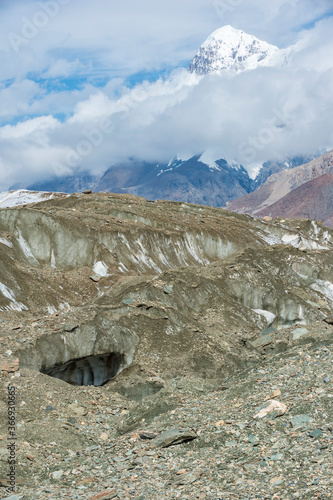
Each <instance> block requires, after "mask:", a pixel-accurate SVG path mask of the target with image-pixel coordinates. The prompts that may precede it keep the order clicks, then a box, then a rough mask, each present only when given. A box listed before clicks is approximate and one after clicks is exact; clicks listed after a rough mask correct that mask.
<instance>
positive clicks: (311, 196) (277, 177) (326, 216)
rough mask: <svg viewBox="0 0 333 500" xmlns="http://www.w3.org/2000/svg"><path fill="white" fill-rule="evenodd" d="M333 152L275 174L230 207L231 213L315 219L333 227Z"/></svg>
mask: <svg viewBox="0 0 333 500" xmlns="http://www.w3.org/2000/svg"><path fill="white" fill-rule="evenodd" d="M332 174H333V152H332V151H330V152H329V153H326V154H325V155H323V156H321V157H319V158H316V159H315V160H313V161H311V162H310V163H307V164H306V165H301V166H299V167H296V168H293V169H290V170H285V171H283V172H279V173H277V174H273V175H271V176H270V177H269V178H268V179H267V181H266V182H265V183H264V184H263V185H262V186H260V187H259V188H258V189H256V190H255V191H254V192H252V193H250V194H248V195H245V196H242V197H241V198H238V199H237V200H234V201H232V202H231V203H230V204H228V209H229V210H234V211H236V212H239V213H249V214H251V215H255V216H263V215H264V216H272V217H294V218H297V217H299V218H303V217H304V218H311V219H315V220H322V221H324V222H325V224H326V225H331V224H332V221H331V219H332V217H333V206H332Z"/></svg>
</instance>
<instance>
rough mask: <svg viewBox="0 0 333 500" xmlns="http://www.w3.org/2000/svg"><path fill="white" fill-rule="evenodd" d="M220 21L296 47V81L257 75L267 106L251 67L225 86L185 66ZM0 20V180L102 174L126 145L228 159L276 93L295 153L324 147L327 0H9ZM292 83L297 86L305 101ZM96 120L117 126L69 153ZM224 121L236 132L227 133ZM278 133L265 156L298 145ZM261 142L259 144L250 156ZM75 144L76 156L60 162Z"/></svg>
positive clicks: (135, 152)
mask: <svg viewBox="0 0 333 500" xmlns="http://www.w3.org/2000/svg"><path fill="white" fill-rule="evenodd" d="M226 24H231V25H232V26H234V27H235V28H237V29H242V30H244V31H246V32H248V33H250V34H253V35H255V36H257V37H258V38H260V39H263V40H266V41H267V42H269V43H271V44H275V45H277V46H279V47H280V48H285V47H289V46H291V45H295V46H297V51H296V53H295V57H294V64H293V71H294V74H293V76H292V77H293V83H292V82H291V81H289V82H288V73H287V72H286V71H282V72H281V73H279V74H276V73H274V71H272V72H266V73H265V74H263V75H262V85H263V87H264V88H267V97H266V99H267V102H264V105H263V109H268V114H267V116H266V114H265V113H264V112H263V109H262V108H261V107H260V109H258V107H256V106H255V102H256V95H255V90H253V91H252V94H250V93H249V91H248V90H246V89H248V87H249V85H250V86H252V87H251V88H252V89H255V76H254V75H245V76H244V75H243V76H240V77H239V78H238V79H237V82H232V84H231V83H230V82H225V81H222V80H221V79H218V78H217V77H216V78H215V79H214V78H213V79H212V78H208V79H206V80H205V81H200V82H193V81H191V80H190V79H189V78H188V76H187V75H186V74H184V71H183V72H182V69H181V68H186V67H187V65H188V63H189V61H190V60H191V59H192V58H193V56H194V55H195V53H196V51H197V49H198V48H199V46H200V44H201V43H202V42H203V41H204V40H205V39H206V38H207V37H208V36H209V34H210V33H211V32H213V31H214V30H215V29H217V28H219V27H221V26H223V25H226ZM0 25H1V30H0V33H1V35H0V189H6V188H7V187H8V186H9V185H11V184H15V183H16V182H17V181H18V179H21V180H22V182H23V183H27V184H28V183H30V182H34V181H36V180H39V179H41V178H43V177H48V176H49V175H53V174H57V175H60V174H63V173H65V174H72V173H77V172H79V171H83V170H88V171H91V172H96V173H102V172H103V170H105V169H106V168H108V166H110V164H112V163H113V162H114V161H121V160H122V159H125V158H126V156H127V155H128V156H137V157H139V158H144V159H148V160H151V161H154V160H159V161H162V160H163V161H164V160H165V161H167V159H168V157H170V156H172V155H174V154H177V153H183V154H184V155H186V154H191V153H196V152H197V151H196V150H195V148H196V147H200V148H201V149H205V148H208V149H210V150H212V151H216V154H223V153H225V156H228V155H229V156H230V157H235V156H237V154H236V153H237V150H238V149H239V148H237V141H238V142H241V141H244V138H245V139H246V138H247V137H248V136H249V134H250V133H251V131H253V130H256V131H257V133H260V131H261V129H262V128H263V127H265V126H267V123H268V121H269V120H270V119H272V116H273V117H274V106H275V104H276V102H278V105H279V106H280V109H282V108H283V109H284V108H286V109H287V108H288V109H291V114H292V115H293V119H294V120H295V123H297V119H301V118H302V119H303V122H302V126H301V128H302V133H303V135H304V142H302V141H301V140H296V146H297V148H298V152H299V153H301V152H302V151H303V149H304V150H305V149H308V148H309V147H311V148H315V147H316V146H318V147H329V146H330V145H331V142H330V141H331V136H327V132H326V133H324V128H325V126H326V121H327V123H328V121H329V116H330V113H331V105H332V102H331V92H332V91H331V90H330V89H332V88H333V87H332V86H331V87H330V85H331V83H332V81H331V78H332V66H331V62H330V61H331V54H332V34H331V33H332V31H333V30H332V2H331V0H317V1H316V2H313V0H288V1H285V0H271V1H270V2H267V0H212V1H210V0H182V1H181V2H179V0H177V1H176V0H169V1H168V2H166V1H164V0H159V1H157V0H141V1H140V2H138V1H137V0H123V1H122V2H117V1H116V0H95V1H94V2H91V0H38V1H34V0H25V1H24V2H23V1H22V0H11V1H2V2H1V3H0ZM309 73H310V74H309ZM289 78H290V72H289ZM273 81H278V82H279V85H280V87H281V89H280V90H279V92H278V91H277V90H276V85H275V87H274V89H273V88H272V82H273ZM319 82H320V84H319ZM303 83H304V89H303ZM291 87H295V88H302V89H303V90H302V92H304V96H303V97H304V101H303V105H301V104H299V103H298V102H296V101H297V99H298V97H297V91H293V90H290V88H291ZM236 89H237V90H238V95H236V94H235V90H236ZM243 89H245V90H243ZM274 92H276V95H274V98H272V100H271V101H270V98H269V95H270V94H272V93H274ZM327 94H329V95H327ZM207 95H209V96H210V98H209V99H208V100H207ZM263 95H265V92H263ZM242 99H244V107H246V108H248V112H249V113H250V112H251V113H253V116H252V121H251V120H249V122H248V123H246V124H244V119H243V118H242V116H241V114H239V115H238V110H239V108H240V106H239V104H238V105H237V102H239V100H241V102H242ZM279 99H280V100H281V103H280V104H279ZM292 99H294V101H293V102H292ZM194 100H195V101H194ZM273 101H274V102H273ZM203 102H205V103H206V104H205V106H204V109H202V104H201V103H203ZM212 103H214V105H212ZM317 107H318V108H319V109H320V110H321V117H322V122H320V123H318V120H320V117H318V116H317V112H316V109H317ZM297 113H298V115H297ZM294 115H295V116H294ZM223 116H226V117H228V120H229V122H228V125H227V124H226V123H224V122H223V121H221V120H222V118H221V117H223ZM311 116H312V117H313V118H312V121H311ZM102 118H103V119H104V118H105V119H110V120H111V121H112V123H113V132H112V133H111V132H108V134H104V133H102V135H103V139H102V142H101V145H99V146H94V148H93V150H92V151H91V152H89V154H86V155H85V156H83V157H82V155H79V156H80V158H77V161H76V162H75V161H74V159H73V158H74V156H75V152H76V150H77V145H78V144H79V143H80V138H81V140H82V137H83V136H84V134H87V133H88V132H89V127H93V128H94V127H95V128H96V127H97V128H98V126H99V123H100V120H101V119H102ZM230 121H233V122H235V124H234V127H233V128H231V130H233V133H234V135H235V134H236V131H237V130H238V131H239V134H240V137H239V138H233V137H229V136H228V134H226V135H225V136H224V135H223V131H224V130H228V129H229V128H230V127H229V125H230ZM212 124H215V128H214V129H213V128H212V126H213V125H212ZM311 127H312V128H311ZM219 130H220V132H219V133H217V131H219ZM175 131H176V132H177V133H176V134H175ZM221 131H222V132H221ZM221 134H222V136H221ZM295 136H296V131H294V132H293V134H290V137H292V138H293V142H294V143H295ZM308 136H311V137H313V138H314V139H313V141H310V143H309V140H308ZM96 137H97V136H96ZM321 137H322V139H321ZM96 140H97V139H96ZM97 142H98V141H97ZM281 142H282V136H281V137H277V138H276V141H274V144H271V145H270V146H271V151H272V154H275V155H277V154H280V155H288V154H292V153H294V152H295V151H293V150H292V148H291V146H290V144H289V141H287V146H286V147H285V149H284V150H283V147H282V146H281V144H280V143H281ZM332 142H333V141H332ZM266 149H267V148H266ZM266 149H265V151H262V152H261V151H258V157H257V158H256V162H257V163H258V164H259V163H260V162H261V161H264V160H265V158H264V155H267V154H268V153H269V151H266ZM235 151H236V153H235ZM71 153H73V155H74V156H73V157H72V160H73V161H68V160H66V158H68V157H69V156H70V155H71ZM50 158H52V161H51V162H50ZM169 159H170V158H169ZM235 159H236V160H237V158H235ZM238 160H241V158H238ZM56 165H58V166H56ZM245 166H246V167H248V168H249V169H251V168H254V165H245Z"/></svg>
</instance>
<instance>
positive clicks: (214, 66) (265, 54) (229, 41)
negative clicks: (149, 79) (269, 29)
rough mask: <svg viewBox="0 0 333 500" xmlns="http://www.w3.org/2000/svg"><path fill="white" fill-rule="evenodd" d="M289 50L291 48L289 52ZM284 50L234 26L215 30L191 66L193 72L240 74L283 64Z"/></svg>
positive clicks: (202, 73) (201, 73)
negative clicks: (260, 67) (259, 67)
mask: <svg viewBox="0 0 333 500" xmlns="http://www.w3.org/2000/svg"><path fill="white" fill-rule="evenodd" d="M287 50H288V49H287ZM284 53H285V50H280V49H279V48H278V47H276V46H275V45H270V44H269V43H267V42H264V41H262V40H259V39H258V38H256V37H255V36H253V35H248V34H247V33H244V31H241V30H236V29H235V28H233V27H232V26H223V27H222V28H219V29H217V30H216V31H214V32H213V33H212V34H211V35H210V36H209V37H208V38H207V40H206V41H205V42H204V43H203V44H202V45H201V47H200V49H199V50H198V52H197V54H196V56H195V57H194V59H193V60H192V62H191V63H190V65H189V71H190V72H191V73H197V74H200V75H205V74H208V73H216V72H220V71H229V72H232V73H240V72H242V71H247V70H251V69H255V68H257V67H258V66H275V65H277V64H279V63H281V64H282V63H283V60H284V56H285V54H284Z"/></svg>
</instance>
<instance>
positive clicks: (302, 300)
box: [0, 194, 333, 500]
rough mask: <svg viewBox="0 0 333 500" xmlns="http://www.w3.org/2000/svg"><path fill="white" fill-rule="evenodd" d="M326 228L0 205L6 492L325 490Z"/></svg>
mask: <svg viewBox="0 0 333 500" xmlns="http://www.w3.org/2000/svg"><path fill="white" fill-rule="evenodd" d="M45 217H46V219H45ZM54 219H56V220H54ZM50 221H51V226H52V224H55V226H54V227H53V226H52V227H53V229H54V231H56V232H57V234H56V235H55V234H53V230H51V229H52V227H51V229H50V224H49V223H50ZM23 222H24V223H23ZM119 227H121V229H119ZM75 231H76V232H75ZM61 234H62V236H61ZM189 235H192V236H191V237H189ZM79 236H80V238H81V240H80V243H79V244H78V243H77V242H78V238H79ZM66 238H69V240H68V241H67V239H66ZM331 240H332V234H331V231H330V230H327V229H326V228H325V227H323V226H321V225H320V224H318V223H314V222H312V221H307V220H297V221H296V220H294V221H293V220H290V221H282V220H280V219H279V220H269V219H267V220H266V221H259V220H255V219H252V218H250V217H248V216H244V215H239V216H238V215H235V216H234V214H231V213H229V212H225V211H223V210H220V209H211V208H207V207H200V206H195V205H185V204H180V203H169V202H155V203H151V202H148V201H146V200H143V199H140V198H134V197H128V196H123V195H112V196H111V195H103V194H100V195H96V194H89V195H74V196H70V197H67V198H63V199H55V200H49V201H45V202H42V203H39V204H35V205H30V206H28V207H23V208H13V209H8V210H0V252H2V253H1V255H0V256H1V258H2V256H3V259H4V262H5V266H4V267H2V269H1V271H0V278H1V279H0V282H1V284H2V287H0V292H1V293H0V306H1V308H2V311H1V313H0V326H1V342H0V422H1V430H0V488H1V490H2V491H1V490H0V496H1V495H2V498H6V499H7V498H8V500H9V499H11V500H16V499H26V500H28V499H43V500H44V499H48V498H49V499H58V498H59V499H60V498H71V499H76V498H77V499H92V500H93V499H95V500H97V499H110V498H119V499H132V498H133V499H148V498H149V499H173V498H181V499H186V498H188V499H193V498H198V499H215V500H217V499H220V500H222V499H240V500H246V499H251V500H252V499H256V498H261V499H275V500H278V499H280V500H282V499H291V498H300V499H303V498H304V499H306V498H318V499H326V498H327V499H330V498H332V497H333V480H332V447H331V445H332V432H333V409H332V397H333V391H332V338H333V325H332V323H333V318H332V309H333V275H332V243H331ZM23 241H24V243H23ZM1 242H2V243H1ZM119 242H120V243H119ZM61 245H63V247H62V246H61ZM72 245H74V246H75V245H76V246H75V248H74V250H73V248H72ZM119 245H120V246H119ZM91 252H92V255H91ZM29 291H30V292H32V294H31V295H30V296H29V297H28V296H27V295H26V294H27V293H28V292H29ZM17 304H21V305H22V306H24V307H18V306H17ZM68 382H70V383H68ZM8 386H14V387H15V417H16V422H15V426H16V427H15V433H16V438H17V440H16V479H15V481H16V483H15V484H16V489H15V491H14V492H10V490H9V487H10V483H9V479H8V471H9V464H8V457H9V453H10V450H9V449H8V448H7V443H8V441H9V438H10V435H9V431H8Z"/></svg>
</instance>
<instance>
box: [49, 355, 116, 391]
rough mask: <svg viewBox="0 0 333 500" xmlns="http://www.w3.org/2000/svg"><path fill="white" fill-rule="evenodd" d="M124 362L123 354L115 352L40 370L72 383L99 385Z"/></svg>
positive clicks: (112, 375)
mask: <svg viewBox="0 0 333 500" xmlns="http://www.w3.org/2000/svg"><path fill="white" fill-rule="evenodd" d="M124 362H125V360H124V355H123V354H120V353H114V352H113V353H108V354H100V355H95V356H86V357H84V358H78V359H71V360H69V361H67V362H66V363H63V364H56V365H54V366H51V367H48V368H45V367H43V368H41V370H40V372H41V373H44V374H45V375H49V376H50V377H55V378H59V379H61V380H64V381H65V382H67V383H68V384H71V385H82V386H88V385H93V386H96V387H98V386H101V385H104V384H106V383H107V382H108V381H109V380H111V379H112V378H113V377H115V376H116V375H117V374H118V373H119V372H120V371H121V369H122V368H123V367H124Z"/></svg>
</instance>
